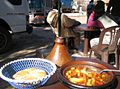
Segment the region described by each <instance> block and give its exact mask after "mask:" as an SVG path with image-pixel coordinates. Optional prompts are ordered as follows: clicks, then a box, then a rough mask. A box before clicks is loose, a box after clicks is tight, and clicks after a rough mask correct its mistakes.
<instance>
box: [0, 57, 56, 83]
mask: <svg viewBox="0 0 120 89" xmlns="http://www.w3.org/2000/svg"><path fill="white" fill-rule="evenodd" d="M28 60H37V61H43V62H48V63H50V64H51V65H52V66H53V70H52V72H51V73H49V74H48V75H47V76H46V77H44V78H43V79H42V80H44V79H46V78H48V77H50V76H51V75H53V74H54V73H55V71H56V70H57V66H56V65H55V64H54V63H53V62H52V61H49V60H47V59H44V58H22V59H17V60H14V61H11V62H9V63H6V64H5V65H3V66H2V67H1V68H0V77H1V78H2V79H4V80H6V81H8V82H14V83H17V84H21V83H26V84H27V83H30V84H36V83H39V82H41V81H42V80H38V81H22V80H21V81H18V80H14V79H10V78H8V77H5V76H4V75H3V74H2V70H3V69H4V68H5V67H7V66H8V65H10V64H13V63H16V62H19V61H28Z"/></svg>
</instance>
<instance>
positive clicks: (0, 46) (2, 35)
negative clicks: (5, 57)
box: [0, 26, 12, 53]
mask: <svg viewBox="0 0 120 89" xmlns="http://www.w3.org/2000/svg"><path fill="white" fill-rule="evenodd" d="M11 43H12V36H11V34H10V33H9V32H8V31H7V30H6V28H4V27H2V26H0V53H3V52H6V51H8V50H9V49H10V47H11Z"/></svg>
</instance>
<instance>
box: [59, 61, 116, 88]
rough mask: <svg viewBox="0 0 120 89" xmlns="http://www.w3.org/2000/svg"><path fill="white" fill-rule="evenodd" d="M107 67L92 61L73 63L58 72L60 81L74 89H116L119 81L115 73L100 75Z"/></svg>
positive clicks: (67, 64)
mask: <svg viewBox="0 0 120 89" xmlns="http://www.w3.org/2000/svg"><path fill="white" fill-rule="evenodd" d="M103 69H108V67H107V66H105V65H102V64H99V63H96V62H90V61H86V60H85V61H80V60H77V61H71V62H68V63H66V64H65V65H63V66H62V67H61V68H59V70H58V71H57V74H58V79H59V80H60V81H61V82H62V83H63V84H64V85H65V86H67V87H69V88H73V89H106V88H108V87H112V88H110V89H115V87H116V86H117V82H116V81H117V79H116V77H115V74H114V73H113V72H103V73H98V71H101V70H103Z"/></svg>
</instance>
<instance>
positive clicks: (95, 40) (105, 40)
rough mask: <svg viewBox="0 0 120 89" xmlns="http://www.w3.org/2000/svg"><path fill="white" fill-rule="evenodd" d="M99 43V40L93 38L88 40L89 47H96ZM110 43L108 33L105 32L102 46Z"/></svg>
mask: <svg viewBox="0 0 120 89" xmlns="http://www.w3.org/2000/svg"><path fill="white" fill-rule="evenodd" d="M98 43H99V38H93V39H91V40H90V46H91V47H93V46H95V45H98ZM109 43H110V33H109V32H107V33H106V34H105V36H104V38H103V42H102V44H109Z"/></svg>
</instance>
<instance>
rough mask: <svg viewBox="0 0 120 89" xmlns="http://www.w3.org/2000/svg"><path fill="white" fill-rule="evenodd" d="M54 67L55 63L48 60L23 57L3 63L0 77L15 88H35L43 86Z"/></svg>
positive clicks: (53, 71)
mask: <svg viewBox="0 0 120 89" xmlns="http://www.w3.org/2000/svg"><path fill="white" fill-rule="evenodd" d="M56 69H57V67H56V65H55V64H54V63H52V62H51V61H49V60H46V59H41V58H24V59H18V60H14V61H11V62H9V63H7V64H5V65H3V67H1V69H0V77H1V78H2V79H3V80H5V81H7V82H8V83H9V84H10V85H12V86H13V87H15V88H17V89H36V88H37V87H39V86H43V85H44V84H45V83H46V82H47V81H48V80H49V78H50V77H51V76H52V75H53V74H54V73H55V71H56Z"/></svg>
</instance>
